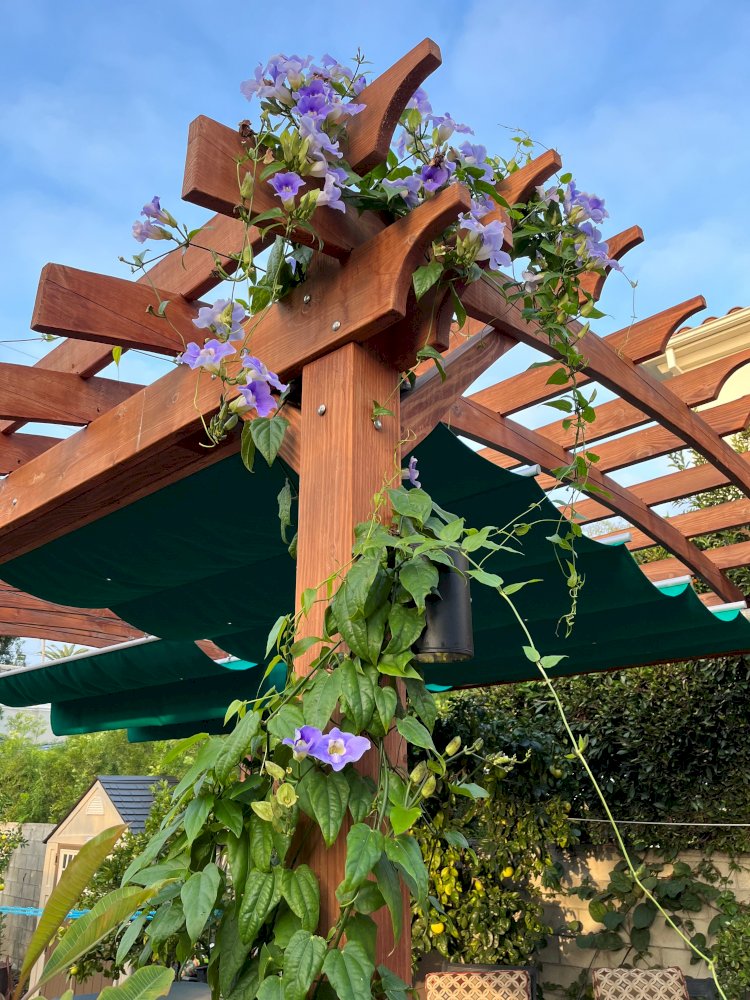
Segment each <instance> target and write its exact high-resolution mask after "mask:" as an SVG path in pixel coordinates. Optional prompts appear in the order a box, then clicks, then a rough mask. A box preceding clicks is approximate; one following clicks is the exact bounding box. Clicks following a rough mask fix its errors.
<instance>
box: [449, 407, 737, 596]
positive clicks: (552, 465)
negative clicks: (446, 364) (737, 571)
mask: <svg viewBox="0 0 750 1000" xmlns="http://www.w3.org/2000/svg"><path fill="white" fill-rule="evenodd" d="M450 425H451V427H452V428H453V429H454V430H456V431H458V432H459V433H461V434H464V435H465V436H467V437H470V438H472V439H473V440H474V441H480V442H482V443H483V444H486V445H489V446H490V447H492V448H500V449H502V450H503V451H509V452H511V453H515V454H516V456H518V457H521V456H524V457H525V460H526V461H529V462H531V463H533V464H536V465H540V466H541V467H542V468H544V469H547V470H548V471H549V470H551V469H556V468H560V467H563V466H567V465H568V464H569V463H570V462H571V456H570V453H569V452H566V451H564V449H562V448H560V447H559V446H557V445H553V444H552V443H551V442H549V441H548V440H546V439H545V438H543V437H542V436H541V435H539V434H537V433H536V432H535V431H532V430H529V429H528V428H526V427H524V426H523V425H522V424H519V423H517V422H516V421H514V420H511V419H510V418H509V417H502V416H500V415H499V414H497V413H493V412H492V410H489V409H487V408H486V407H483V406H481V404H479V403H476V402H474V401H473V400H472V399H465V398H464V399H458V400H456V402H455V403H454V404H453V406H452V407H451V410H450ZM588 483H589V485H590V486H591V487H592V488H597V489H598V490H604V491H606V493H607V501H606V502H607V504H608V505H609V506H610V507H611V508H612V510H614V511H615V512H616V513H618V514H621V515H622V516H623V517H626V518H627V519H628V520H629V521H630V523H631V524H634V525H636V526H637V527H639V528H641V529H642V530H643V531H646V532H648V533H649V534H650V535H651V536H652V537H657V538H659V540H660V543H661V544H662V545H663V546H664V548H666V549H667V550H668V551H669V552H672V553H674V554H675V555H676V556H678V557H679V558H680V559H681V560H682V561H683V563H684V564H685V565H686V566H689V567H690V569H691V572H693V573H695V574H696V575H697V576H700V577H701V578H702V579H703V580H705V581H706V583H708V584H709V586H710V587H712V588H713V589H714V590H715V591H716V593H717V594H720V595H721V596H722V597H724V598H725V600H727V601H737V600H741V599H742V596H743V595H742V593H741V591H740V590H739V589H738V588H737V587H735V585H734V584H732V583H731V582H730V581H729V580H727V579H726V577H725V576H723V574H722V573H721V571H720V570H719V569H717V568H716V566H715V565H714V564H713V563H712V562H711V561H710V560H708V559H706V557H705V553H703V552H701V551H700V550H699V549H697V548H696V547H695V546H694V545H693V544H692V543H691V542H689V541H688V540H687V539H686V538H685V536H684V535H682V534H681V533H680V532H679V531H678V530H677V529H676V528H674V527H673V526H672V525H671V524H670V523H669V521H668V520H666V519H664V518H661V517H659V515H658V514H655V513H654V512H653V511H652V510H651V509H650V508H649V507H648V506H647V505H646V504H644V503H643V502H642V501H639V500H638V499H637V498H636V497H635V496H633V495H632V494H631V493H630V492H629V491H628V490H627V489H624V488H623V487H621V486H620V485H619V484H617V483H616V482H615V481H614V480H613V479H611V478H610V477H609V476H606V475H604V474H602V473H601V472H600V471H599V470H598V468H596V467H594V468H592V469H591V470H590V472H589V480H588ZM586 488H587V487H586V486H585V485H584V486H583V487H582V489H584V490H586Z"/></svg>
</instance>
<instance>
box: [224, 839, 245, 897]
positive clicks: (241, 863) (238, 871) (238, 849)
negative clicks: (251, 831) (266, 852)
mask: <svg viewBox="0 0 750 1000" xmlns="http://www.w3.org/2000/svg"><path fill="white" fill-rule="evenodd" d="M226 851H227V858H228V860H229V871H230V872H231V875H232V884H233V885H234V889H235V894H236V895H237V896H241V895H242V890H243V888H244V885H245V882H246V881H247V871H248V866H249V865H248V862H249V855H250V849H249V844H248V838H247V837H245V836H240V837H234V836H233V835H232V834H230V835H229V836H228V837H227V846H226Z"/></svg>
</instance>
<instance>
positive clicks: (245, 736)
mask: <svg viewBox="0 0 750 1000" xmlns="http://www.w3.org/2000/svg"><path fill="white" fill-rule="evenodd" d="M259 729H260V715H259V714H258V713H257V712H247V713H246V714H245V715H244V717H243V718H242V719H240V721H239V722H238V723H237V725H236V726H235V728H234V730H233V732H231V733H230V734H229V735H228V736H224V737H221V740H222V742H221V749H220V750H219V753H218V756H217V758H216V763H215V764H214V773H215V774H216V777H217V778H218V779H219V781H221V782H226V781H228V780H229V778H230V777H231V775H232V772H233V771H234V769H235V768H236V767H237V766H238V765H239V763H240V762H241V761H242V760H243V758H244V757H246V756H247V754H248V753H249V752H250V747H251V745H252V742H253V739H254V738H255V736H257V734H258V730H259ZM186 819H187V817H186Z"/></svg>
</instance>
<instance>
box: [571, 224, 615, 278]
mask: <svg viewBox="0 0 750 1000" xmlns="http://www.w3.org/2000/svg"><path fill="white" fill-rule="evenodd" d="M578 231H579V232H580V233H581V235H582V236H583V239H582V240H578V241H576V248H577V250H578V262H579V263H580V264H585V263H586V262H587V261H589V262H591V263H593V264H595V265H596V266H597V267H611V268H614V270H615V271H621V270H622V266H621V265H620V264H619V263H618V262H617V261H616V260H614V259H613V258H611V257H610V256H609V247H608V246H607V244H606V243H604V242H603V241H602V234H601V233H600V232H599V230H598V229H597V228H596V226H593V225H592V224H591V223H590V222H582V223H580V225H579V226H578Z"/></svg>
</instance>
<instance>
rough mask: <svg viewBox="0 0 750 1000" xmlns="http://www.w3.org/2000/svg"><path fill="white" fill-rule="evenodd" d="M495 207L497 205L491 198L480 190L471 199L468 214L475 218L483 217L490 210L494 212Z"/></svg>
mask: <svg viewBox="0 0 750 1000" xmlns="http://www.w3.org/2000/svg"><path fill="white" fill-rule="evenodd" d="M496 208H497V205H496V204H495V202H494V201H493V200H492V198H490V196H489V195H488V194H484V193H482V192H480V193H479V194H477V195H475V196H474V197H473V198H472V199H471V210H470V214H471V215H473V216H474V218H475V219H483V218H484V217H485V215H489V213H490V212H494V211H495V210H496Z"/></svg>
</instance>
